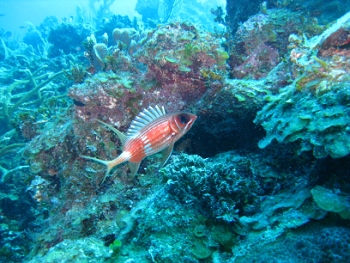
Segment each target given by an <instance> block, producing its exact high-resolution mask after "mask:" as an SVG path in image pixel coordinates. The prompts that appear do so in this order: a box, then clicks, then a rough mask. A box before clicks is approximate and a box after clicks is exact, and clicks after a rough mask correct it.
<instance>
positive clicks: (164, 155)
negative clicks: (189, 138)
mask: <svg viewBox="0 0 350 263" xmlns="http://www.w3.org/2000/svg"><path fill="white" fill-rule="evenodd" d="M173 148H174V144H171V145H170V146H168V147H167V148H165V149H164V150H163V151H162V152H161V154H162V159H161V161H160V167H162V166H164V164H166V162H167V161H168V160H169V157H170V155H171V153H172V152H173Z"/></svg>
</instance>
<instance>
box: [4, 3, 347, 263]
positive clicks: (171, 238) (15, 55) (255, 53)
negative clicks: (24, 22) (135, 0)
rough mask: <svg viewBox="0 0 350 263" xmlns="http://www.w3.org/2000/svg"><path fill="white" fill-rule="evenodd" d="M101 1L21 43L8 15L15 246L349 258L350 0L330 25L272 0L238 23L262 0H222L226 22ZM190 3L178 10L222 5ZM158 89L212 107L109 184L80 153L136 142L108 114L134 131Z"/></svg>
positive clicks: (7, 194) (8, 184)
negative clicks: (165, 148)
mask: <svg viewBox="0 0 350 263" xmlns="http://www.w3.org/2000/svg"><path fill="white" fill-rule="evenodd" d="M89 2H90V5H91V9H93V10H92V11H93V12H94V14H95V15H96V17H95V18H96V19H97V20H95V22H94V23H95V25H98V28H96V27H93V26H91V25H89V26H88V25H87V24H84V23H83V22H82V21H81V20H80V21H79V23H75V22H70V21H67V20H65V21H64V23H61V24H59V23H58V22H57V19H54V18H53V17H49V18H47V19H46V20H45V21H44V22H43V23H42V24H41V25H40V26H39V27H34V26H33V27H32V28H30V30H29V32H31V31H33V32H32V33H30V34H29V33H28V39H27V40H28V43H27V44H26V43H21V44H20V45H17V46H16V45H15V44H14V45H13V44H11V43H12V42H11V41H10V38H11V37H9V34H7V33H6V32H2V31H0V37H1V40H0V60H1V61H0V90H1V94H2V98H3V100H2V103H1V108H0V110H1V111H0V112H1V114H0V116H1V117H2V119H1V121H2V124H3V125H2V126H1V133H0V135H1V136H0V157H1V159H0V173H1V174H0V175H1V177H0V178H1V180H0V190H1V191H0V192H1V194H0V220H1V222H0V236H1V238H0V247H1V249H0V261H2V262H23V261H25V262H33V263H34V262H62V261H64V262H78V261H81V262H87V261H89V262H90V261H91V262H169V263H170V262H227V263H230V262H232V263H233V262H277V261H283V262H295V260H297V261H307V262H319V261H321V260H326V261H327V262H328V261H329V262H335V261H337V262H346V260H347V257H348V255H349V247H348V243H349V234H348V233H349V226H348V220H349V217H350V213H349V209H350V204H349V196H350V195H349V193H350V184H349V182H348V181H349V180H348V178H349V175H350V162H349V151H350V146H349V145H350V143H349V139H348V138H350V136H349V135H350V134H349V122H350V120H349V118H350V116H349V110H348V106H349V103H350V102H349V98H350V95H349V85H350V79H349V74H348V72H349V70H350V69H349V64H350V61H349V57H350V55H349V44H350V40H349V16H350V14H346V15H345V16H343V17H341V18H340V19H339V20H338V21H337V22H335V23H332V24H330V25H323V24H320V23H318V22H317V21H316V20H315V19H314V16H315V14H316V11H317V9H316V8H315V9H312V10H311V7H310V12H309V13H305V12H301V11H300V12H299V11H297V10H296V8H297V6H294V4H293V2H294V1H277V2H271V1H268V2H266V3H261V4H260V3H259V4H260V6H258V5H256V6H254V7H255V8H259V11H255V9H253V8H252V13H251V14H252V15H253V16H252V17H250V18H248V17H247V18H244V19H243V20H242V21H240V22H242V23H241V24H240V25H238V24H237V25H238V26H237V28H236V29H235V30H234V33H235V34H234V36H235V38H233V37H232V34H231V33H233V31H232V30H233V27H232V26H233V25H232V21H236V20H234V19H236V18H237V17H239V12H240V11H242V10H244V9H242V8H244V6H245V5H248V4H247V3H242V5H244V6H240V7H239V6H237V13H236V14H238V15H237V17H231V18H229V17H224V13H223V12H222V10H223V9H221V10H220V8H217V9H216V10H212V11H211V12H210V10H209V9H208V10H207V13H208V15H210V13H213V14H214V15H216V17H215V18H213V19H216V21H217V22H218V23H220V25H219V29H217V30H216V31H215V32H214V33H210V32H208V30H206V31H204V30H202V29H201V28H200V27H199V26H198V24H194V23H189V22H183V21H182V20H181V19H180V21H176V22H174V21H170V22H168V23H163V24H159V25H155V24H154V23H153V25H152V27H153V28H152V29H147V30H146V29H145V25H142V24H141V23H140V21H139V20H138V19H135V20H134V21H133V22H131V21H130V20H129V19H128V18H126V17H119V16H112V14H111V13H110V11H109V7H110V5H111V4H112V3H113V1H110V0H108V1H107V0H105V1H94V0H91V1H89ZM140 2H141V1H140ZM144 2H146V3H148V2H149V1H144ZM193 2H194V3H199V2H197V1H193ZM200 2H201V4H202V3H204V2H206V1H200ZM207 2H209V1H207ZM296 2H298V3H299V6H300V8H301V9H302V10H304V8H309V6H310V4H311V3H310V2H309V1H306V2H305V4H303V3H301V2H300V1H296ZM162 3H163V4H164V3H165V2H164V1H163V2H162ZM169 3H178V2H177V1H173V2H171V1H169V2H166V4H169ZM238 3H239V2H238ZM334 3H336V1H335V2H334ZM154 4H155V5H157V4H158V2H157V1H155V2H154ZM182 4H183V5H182V6H181V10H180V11H179V13H177V14H175V15H172V16H171V17H181V16H183V15H184V14H187V15H188V14H189V10H193V12H191V13H193V16H194V17H193V20H194V21H198V23H199V21H207V20H208V16H207V15H206V14H205V15H204V14H203V16H202V17H198V18H197V17H195V16H196V15H195V14H198V13H200V12H202V11H201V7H199V6H198V7H192V5H195V4H193V3H191V4H186V3H184V2H182ZM212 4H213V1H212V2H210V5H212ZM327 5H328V4H327ZM183 6H187V8H188V9H186V8H185V7H184V8H182V7H183ZM281 6H284V7H283V8H275V9H272V7H281ZM328 6H329V5H328ZM335 6H336V5H335ZM286 7H291V9H287V8H286ZM208 8H209V4H208ZM210 8H213V7H212V6H210ZM231 8H232V6H231ZM239 8H241V9H239ZM322 8H323V7H320V10H322ZM228 10H229V9H228ZM306 10H308V9H306ZM78 11H79V10H78ZM78 11H77V12H78ZM80 11H81V12H82V11H83V10H82V9H81V10H80ZM80 11H79V12H80ZM161 11H162V10H161V9H160V10H159V12H160V13H159V14H161ZM163 11H164V10H163ZM311 11H312V12H311ZM256 12H259V13H257V14H255V13H256ZM340 13H341V12H340ZM162 15H164V16H163V17H165V18H166V15H165V13H163V14H162ZM81 18H82V17H80V18H79V19H81ZM105 18H106V19H105ZM107 18H108V19H107ZM145 18H146V16H145ZM146 19H147V18H146ZM229 19H230V20H229ZM231 19H232V20H231ZM246 19H248V20H247V21H245V20H246ZM329 19H331V18H329ZM326 20H327V19H326V18H325V16H322V21H326ZM148 22H149V24H152V21H149V20H148ZM224 25H228V26H231V28H227V32H220V31H221V29H223V28H224ZM146 27H147V26H146ZM236 30H237V31H236ZM231 31H232V32H231ZM322 31H323V33H322ZM34 32H35V33H34ZM31 34H33V35H32V37H33V39H31V38H30V37H29V36H31ZM48 39H50V41H51V44H52V47H51V52H52V53H51V55H50V56H51V57H50V59H48V58H47V54H46V51H50V49H49V47H50V43H49V42H48ZM32 40H33V41H32ZM34 40H38V41H39V44H36V42H35V41H34ZM60 50H62V52H61V51H60ZM48 54H49V53H48ZM227 62H228V64H227ZM62 69H63V70H62ZM153 105H161V106H164V107H165V109H166V110H167V111H168V112H169V113H171V112H175V111H180V110H186V111H188V112H193V113H194V114H196V115H197V116H198V118H197V120H196V123H195V125H194V126H193V128H191V130H190V132H189V133H187V134H186V136H184V138H183V139H181V140H179V142H178V144H177V145H176V147H175V149H174V153H173V154H172V156H171V158H169V160H168V163H167V165H166V166H165V167H163V168H160V167H159V164H158V161H159V159H160V158H159V156H158V155H153V156H150V157H149V158H146V159H145V160H144V161H143V162H142V164H141V167H140V169H139V172H138V174H137V176H135V177H130V176H129V174H130V173H129V171H128V169H129V168H128V166H127V165H120V166H118V167H117V168H116V169H114V170H113V171H112V173H111V175H110V176H109V177H107V178H106V180H105V181H104V183H103V184H101V182H102V180H103V177H104V174H105V167H104V166H102V165H101V164H99V163H95V162H90V161H87V160H85V159H84V158H82V156H83V155H85V156H91V157H95V158H99V159H104V160H109V159H111V158H113V157H115V156H117V155H118V154H119V153H120V152H121V144H120V141H119V139H118V138H117V136H116V135H115V134H114V133H113V132H111V130H110V129H106V127H105V126H104V125H101V122H100V121H103V122H104V123H108V125H110V126H108V127H112V126H113V127H116V128H117V129H118V130H121V131H122V132H125V131H126V130H127V128H128V127H129V126H130V123H131V122H132V120H133V119H134V118H135V116H137V114H138V113H139V112H140V111H141V110H143V109H144V108H147V107H149V106H153ZM259 141H260V142H259Z"/></svg>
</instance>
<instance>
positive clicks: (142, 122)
mask: <svg viewBox="0 0 350 263" xmlns="http://www.w3.org/2000/svg"><path fill="white" fill-rule="evenodd" d="M165 114H166V112H165V109H164V106H162V107H158V105H156V106H155V107H152V106H149V107H148V108H147V109H144V110H143V111H141V112H140V113H139V115H137V116H136V118H135V119H134V120H133V121H132V122H131V125H130V128H129V129H128V131H127V133H126V136H127V137H132V136H134V135H137V134H138V133H139V131H140V130H141V129H142V128H143V127H145V126H146V125H147V124H148V123H150V122H152V121H154V120H155V119H158V118H159V117H161V116H163V115H165Z"/></svg>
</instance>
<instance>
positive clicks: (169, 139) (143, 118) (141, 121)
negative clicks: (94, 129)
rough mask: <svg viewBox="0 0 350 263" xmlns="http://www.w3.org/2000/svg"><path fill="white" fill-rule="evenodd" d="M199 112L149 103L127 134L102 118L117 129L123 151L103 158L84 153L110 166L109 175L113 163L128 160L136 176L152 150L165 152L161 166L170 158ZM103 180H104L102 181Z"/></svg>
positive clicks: (132, 172) (117, 163)
mask: <svg viewBox="0 0 350 263" xmlns="http://www.w3.org/2000/svg"><path fill="white" fill-rule="evenodd" d="M196 119H197V116H196V115H193V114H190V113H186V112H177V113H171V114H166V112H165V109H164V107H161V108H160V107H158V106H155V107H154V108H153V107H152V106H150V107H149V108H148V109H144V110H143V111H142V112H141V113H140V114H139V115H138V116H137V117H136V118H135V119H134V120H133V121H132V123H131V125H130V127H129V129H128V131H127V133H126V135H124V134H123V133H121V132H120V131H118V130H117V129H115V128H114V127H112V126H111V125H109V124H106V123H104V122H102V121H99V122H100V123H102V124H104V125H105V126H107V127H108V128H109V129H111V130H112V131H113V132H115V133H116V134H117V135H118V137H119V139H120V141H121V142H122V145H123V152H122V153H121V154H120V155H119V156H118V157H117V158H115V159H114V160H111V161H104V160H100V159H97V158H94V157H89V156H81V157H83V158H85V159H89V160H93V161H96V162H99V163H101V164H104V165H106V166H107V172H106V175H105V178H104V179H103V181H104V180H105V179H106V177H107V176H108V174H109V172H110V171H111V169H113V167H115V166H117V165H119V164H121V163H124V162H129V167H130V170H131V175H132V176H134V175H135V174H136V173H137V171H138V169H139V166H140V163H141V161H142V160H143V158H145V157H147V156H150V155H152V154H155V153H158V152H161V153H162V160H161V163H162V166H163V165H164V164H165V163H166V161H167V160H168V159H169V157H170V155H171V153H172V151H173V147H174V143H175V142H176V141H177V140H179V139H180V138H181V137H182V136H183V135H184V134H185V133H186V132H188V131H189V130H190V129H191V127H192V125H193V123H194V122H195V120H196ZM103 181H102V183H103Z"/></svg>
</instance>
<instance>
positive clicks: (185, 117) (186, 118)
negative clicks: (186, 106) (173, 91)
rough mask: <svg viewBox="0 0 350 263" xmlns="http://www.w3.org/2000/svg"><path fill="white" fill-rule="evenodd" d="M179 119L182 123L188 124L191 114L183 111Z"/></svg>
mask: <svg viewBox="0 0 350 263" xmlns="http://www.w3.org/2000/svg"><path fill="white" fill-rule="evenodd" d="M177 120H178V121H179V122H180V123H181V124H186V123H188V122H189V121H190V116H189V115H188V114H185V113H181V114H180V115H178V116H177Z"/></svg>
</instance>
